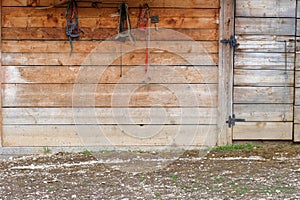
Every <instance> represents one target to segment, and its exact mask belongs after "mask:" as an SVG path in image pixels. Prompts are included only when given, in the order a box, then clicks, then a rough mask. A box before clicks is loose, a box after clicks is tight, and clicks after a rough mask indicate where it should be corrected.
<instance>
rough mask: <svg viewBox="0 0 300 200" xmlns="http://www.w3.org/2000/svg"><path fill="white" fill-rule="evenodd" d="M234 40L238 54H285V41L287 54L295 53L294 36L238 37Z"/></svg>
mask: <svg viewBox="0 0 300 200" xmlns="http://www.w3.org/2000/svg"><path fill="white" fill-rule="evenodd" d="M236 39H237V42H238V43H239V46H238V47H237V51H238V52H256V53H285V41H286V50H287V52H295V37H294V36H274V35H238V36H236Z"/></svg>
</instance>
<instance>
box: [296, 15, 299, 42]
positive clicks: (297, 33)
mask: <svg viewBox="0 0 300 200" xmlns="http://www.w3.org/2000/svg"><path fill="white" fill-rule="evenodd" d="M299 15H300V14H299ZM297 27H300V19H297ZM296 35H297V36H298V37H299V36H300V29H299V28H297V32H296Z"/></svg>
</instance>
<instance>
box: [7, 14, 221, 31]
mask: <svg viewBox="0 0 300 200" xmlns="http://www.w3.org/2000/svg"><path fill="white" fill-rule="evenodd" d="M2 23H3V24H2V26H3V27H20V28H28V27H33V28H41V27H51V28H52V27H56V28H64V27H66V24H67V22H66V19H65V18H64V17H61V18H57V17H49V15H46V14H45V16H44V17H35V16H32V17H15V16H10V15H9V16H4V17H3V18H2ZM79 23H80V26H81V27H82V29H83V30H84V29H85V28H86V27H88V28H90V27H93V28H117V27H118V24H119V19H118V17H109V16H108V17H101V18H99V17H97V18H80V19H79ZM131 23H132V25H133V26H132V28H137V25H136V24H137V18H132V19H131ZM151 26H154V25H151ZM159 26H160V27H161V28H199V29H200V28H217V27H218V25H217V22H216V18H215V17H213V18H195V17H190V18H188V17H166V18H160V21H159Z"/></svg>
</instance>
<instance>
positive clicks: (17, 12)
mask: <svg viewBox="0 0 300 200" xmlns="http://www.w3.org/2000/svg"><path fill="white" fill-rule="evenodd" d="M150 9H151V15H158V16H159V17H160V18H164V17H178V16H182V17H188V18H189V17H195V18H216V19H217V18H218V15H219V9H218V8H217V9H216V8H214V9H193V8H185V9H177V8H172V7H169V8H167V7H165V8H163V9H162V8H150ZM128 11H129V15H130V18H137V17H138V15H139V8H129V10H128ZM2 12H3V14H4V16H6V17H8V16H10V17H48V18H51V17H56V18H60V19H65V14H66V8H65V7H63V8H51V9H36V8H35V7H3V8H2ZM114 14H118V9H117V8H101V11H100V10H99V9H97V8H92V7H90V8H79V10H78V17H79V19H82V18H101V17H111V18H118V17H117V16H114ZM134 25H135V24H134Z"/></svg>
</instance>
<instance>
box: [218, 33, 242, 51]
mask: <svg viewBox="0 0 300 200" xmlns="http://www.w3.org/2000/svg"><path fill="white" fill-rule="evenodd" d="M220 42H221V43H223V44H229V45H230V48H236V47H238V46H239V45H240V44H239V43H237V41H236V39H235V37H234V36H233V35H232V36H230V38H229V40H221V41H220Z"/></svg>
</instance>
